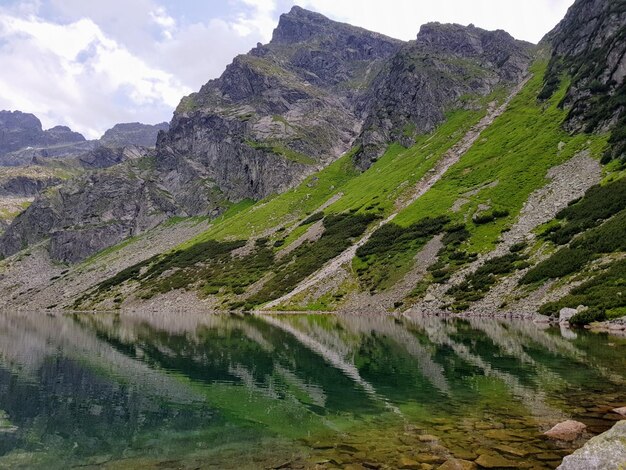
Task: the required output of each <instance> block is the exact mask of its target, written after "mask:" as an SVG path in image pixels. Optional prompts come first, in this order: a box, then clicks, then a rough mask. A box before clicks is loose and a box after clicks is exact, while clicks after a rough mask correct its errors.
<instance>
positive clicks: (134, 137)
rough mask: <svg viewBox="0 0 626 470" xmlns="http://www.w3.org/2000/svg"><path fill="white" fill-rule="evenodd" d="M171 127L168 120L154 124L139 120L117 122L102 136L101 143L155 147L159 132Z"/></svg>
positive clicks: (117, 145)
mask: <svg viewBox="0 0 626 470" xmlns="http://www.w3.org/2000/svg"><path fill="white" fill-rule="evenodd" d="M169 127H170V126H169V124H168V123H167V122H162V123H160V124H154V125H150V124H142V123H139V122H128V123H121V124H115V125H114V126H113V127H112V128H111V129H108V130H107V131H106V132H105V133H104V134H103V135H102V137H100V144H101V145H105V146H107V147H124V146H126V145H139V146H142V147H154V146H155V145H156V141H157V135H158V133H159V132H160V131H167V130H168V129H169Z"/></svg>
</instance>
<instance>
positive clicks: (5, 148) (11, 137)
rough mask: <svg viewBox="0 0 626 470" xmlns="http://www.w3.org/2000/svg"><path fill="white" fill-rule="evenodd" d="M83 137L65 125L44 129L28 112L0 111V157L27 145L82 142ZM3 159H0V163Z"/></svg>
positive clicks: (37, 145) (38, 145)
mask: <svg viewBox="0 0 626 470" xmlns="http://www.w3.org/2000/svg"><path fill="white" fill-rule="evenodd" d="M84 141H85V138H84V137H83V136H82V135H81V134H79V133H78V132H73V131H72V130H71V129H70V128H69V127H67V126H55V127H53V128H51V129H48V130H46V131H44V130H43V129H42V127H41V121H40V120H39V119H38V118H37V117H36V116H35V115H34V114H30V113H23V112H21V111H0V157H4V156H5V155H6V154H8V153H10V152H15V151H18V150H20V149H24V148H27V147H40V146H45V145H58V144H64V143H68V144H69V143H76V142H84ZM3 164H4V161H3V160H0V165H3Z"/></svg>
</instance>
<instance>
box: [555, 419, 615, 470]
mask: <svg viewBox="0 0 626 470" xmlns="http://www.w3.org/2000/svg"><path fill="white" fill-rule="evenodd" d="M625 466H626V421H620V422H618V423H616V424H615V425H614V426H613V427H612V428H611V429H610V430H608V431H606V432H605V433H603V434H600V435H599V436H595V437H593V438H591V439H590V440H589V441H588V442H587V443H586V444H585V445H584V446H583V447H581V448H580V449H578V450H577V451H575V452H574V453H573V454H572V455H568V456H567V457H565V458H564V459H563V463H562V464H561V465H560V466H559V467H558V470H620V469H623V468H624V467H625Z"/></svg>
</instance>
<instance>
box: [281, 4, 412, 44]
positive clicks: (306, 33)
mask: <svg viewBox="0 0 626 470" xmlns="http://www.w3.org/2000/svg"><path fill="white" fill-rule="evenodd" d="M342 34H354V35H358V36H363V35H364V36H368V37H372V38H378V39H383V38H384V39H385V40H387V41H390V42H396V43H401V42H402V41H400V40H398V39H393V38H390V37H388V36H385V35H384V34H380V33H376V32H373V31H369V30H367V29H364V28H360V27H358V26H353V25H351V24H348V23H342V22H339V21H335V20H331V19H330V18H327V17H326V16H324V15H322V14H321V13H317V12H314V11H310V10H307V9H305V8H302V7H299V6H297V5H296V6H293V7H292V8H291V10H290V11H289V12H288V13H283V14H282V15H280V18H279V20H278V25H277V26H276V29H274V32H273V34H272V40H271V42H270V44H281V43H282V44H284V43H287V44H294V43H299V42H304V41H309V40H311V39H313V38H320V39H329V36H330V37H332V36H336V35H342Z"/></svg>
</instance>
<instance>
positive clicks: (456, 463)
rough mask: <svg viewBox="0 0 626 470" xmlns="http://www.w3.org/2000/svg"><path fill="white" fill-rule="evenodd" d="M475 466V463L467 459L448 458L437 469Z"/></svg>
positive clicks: (472, 469)
mask: <svg viewBox="0 0 626 470" xmlns="http://www.w3.org/2000/svg"><path fill="white" fill-rule="evenodd" d="M476 468H477V466H476V464H475V463H474V462H470V461H469V460H463V459H450V460H446V461H445V462H444V463H442V464H441V465H440V466H439V468H438V470H475V469H476Z"/></svg>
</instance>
